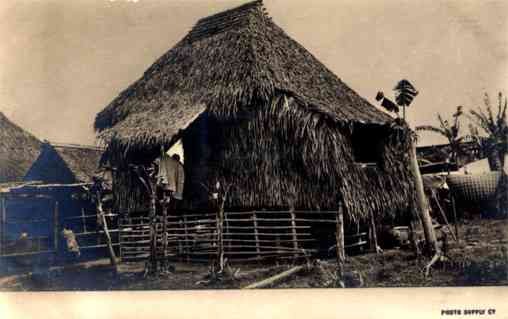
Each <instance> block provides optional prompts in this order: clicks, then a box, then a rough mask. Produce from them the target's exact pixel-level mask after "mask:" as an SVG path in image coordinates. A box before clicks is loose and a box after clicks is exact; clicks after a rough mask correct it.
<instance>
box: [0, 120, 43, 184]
mask: <svg viewBox="0 0 508 319" xmlns="http://www.w3.org/2000/svg"><path fill="white" fill-rule="evenodd" d="M40 145H41V142H40V141H39V140H38V139H37V138H36V137H35V136H33V135H32V134H30V133H28V132H27V131H25V130H23V129H22V128H21V127H19V126H18V125H16V124H14V123H13V122H11V121H10V120H9V119H8V118H7V117H6V116H5V115H4V114H3V113H2V112H0V183H4V182H13V181H21V180H22V179H23V176H25V174H26V172H27V170H28V168H29V167H30V165H32V163H33V161H34V160H35V159H36V158H37V156H38V155H39V151H40Z"/></svg>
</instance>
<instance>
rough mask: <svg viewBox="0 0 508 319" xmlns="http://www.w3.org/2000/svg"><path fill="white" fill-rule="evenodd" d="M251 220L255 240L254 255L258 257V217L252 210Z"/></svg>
mask: <svg viewBox="0 0 508 319" xmlns="http://www.w3.org/2000/svg"><path fill="white" fill-rule="evenodd" d="M252 222H253V223H254V240H255V242H256V253H257V255H256V257H258V258H260V257H261V254H260V251H261V250H260V249H259V232H258V219H257V216H256V211H253V212H252Z"/></svg>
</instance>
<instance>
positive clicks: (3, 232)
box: [0, 196, 7, 256]
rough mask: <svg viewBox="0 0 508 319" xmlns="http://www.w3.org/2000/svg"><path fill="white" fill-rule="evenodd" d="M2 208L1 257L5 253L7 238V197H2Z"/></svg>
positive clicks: (0, 228)
mask: <svg viewBox="0 0 508 319" xmlns="http://www.w3.org/2000/svg"><path fill="white" fill-rule="evenodd" d="M1 203H2V207H1V211H0V214H1V215H0V217H1V219H0V256H1V255H2V254H3V253H4V237H5V220H6V215H7V213H6V212H7V207H6V204H7V203H6V200H5V197H3V196H2V201H1Z"/></svg>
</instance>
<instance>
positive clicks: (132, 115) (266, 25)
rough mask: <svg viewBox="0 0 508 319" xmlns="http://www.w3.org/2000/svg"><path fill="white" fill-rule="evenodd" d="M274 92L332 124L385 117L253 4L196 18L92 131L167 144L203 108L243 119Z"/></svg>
mask: <svg viewBox="0 0 508 319" xmlns="http://www.w3.org/2000/svg"><path fill="white" fill-rule="evenodd" d="M280 92H284V93H285V94H287V95H288V96H292V97H294V98H295V99H296V100H298V101H299V103H295V105H298V107H301V108H302V109H303V110H306V111H310V112H314V113H319V114H322V115H325V116H326V117H328V118H329V119H331V120H333V121H336V122H340V123H346V122H351V121H352V122H363V123H375V124H382V123H385V122H387V121H389V120H391V117H390V116H388V115H386V114H385V113H383V112H381V111H379V110H378V109H376V108H375V107H374V106H372V105H371V104H370V103H369V102H367V101H366V100H365V99H363V98H362V97H360V96H359V95H358V94H357V93H356V92H354V91H353V90H352V89H351V88H349V87H348V86H347V85H346V84H345V83H344V82H342V81H341V79H339V78H338V77H337V76H336V75H335V74H333V73H332V72H331V71H330V70H329V69H328V68H326V67H325V66H324V65H323V64H322V63H320V62H319V61H318V60H317V59H316V58H315V57H314V56H313V55H312V54H311V53H309V52H308V51H307V50H306V49H305V48H304V47H302V46H301V45H300V44H298V43H297V42H296V41H294V40H293V39H291V38H290V37H289V36H288V35H287V34H286V33H285V32H284V31H283V30H282V29H281V28H280V27H278V26H277V25H276V24H275V23H274V22H273V21H272V19H271V18H270V17H269V16H268V15H267V14H266V13H265V9H264V7H263V5H262V1H254V2H250V3H247V4H245V5H243V6H240V7H237V8H234V9H231V10H228V11H225V12H221V13H218V14H215V15H212V16H209V17H206V18H203V19H201V20H199V21H198V22H197V24H196V25H195V26H194V28H193V29H192V30H191V31H190V32H189V34H187V36H185V37H184V38H183V39H182V40H181V41H180V42H179V43H177V44H176V45H175V46H174V47H173V48H172V49H171V50H170V51H168V52H167V53H166V54H164V55H163V56H162V57H161V58H159V59H158V60H157V61H156V62H155V63H154V64H153V65H152V66H151V67H150V68H149V69H148V70H147V71H146V72H145V73H144V75H143V76H142V77H141V79H139V80H138V81H136V82H135V83H134V84H132V85H131V86H130V87H128V88H127V89H126V90H125V91H123V92H122V93H121V94H120V95H119V96H118V97H117V98H116V99H114V100H113V101H112V102H111V103H110V104H109V105H108V106H107V107H106V108H105V109H104V110H103V111H102V112H100V113H99V114H98V115H97V117H96V120H95V128H96V130H97V131H99V132H101V133H100V135H99V136H100V137H101V138H102V139H103V140H105V141H106V142H109V141H110V140H111V139H113V140H114V141H115V142H116V143H119V144H120V145H122V146H129V147H139V148H142V147H144V146H147V145H154V144H161V143H166V144H170V143H171V142H174V137H175V135H176V134H177V133H178V132H179V130H181V129H185V128H186V127H187V126H188V125H189V123H190V122H191V121H192V120H193V119H195V118H196V117H197V116H198V115H199V114H200V113H202V112H203V111H204V110H208V111H210V112H211V113H212V114H214V115H216V116H219V117H221V116H222V117H226V118H231V117H235V116H241V115H240V114H241V113H242V111H247V110H249V108H251V107H252V106H254V105H256V106H257V105H267V104H269V101H270V100H271V99H272V98H273V97H274V96H275V95H277V93H280Z"/></svg>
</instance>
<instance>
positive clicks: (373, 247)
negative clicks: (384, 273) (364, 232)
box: [369, 212, 378, 254]
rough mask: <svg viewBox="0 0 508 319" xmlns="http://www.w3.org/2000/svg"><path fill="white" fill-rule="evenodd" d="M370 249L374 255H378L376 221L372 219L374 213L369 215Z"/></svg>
mask: <svg viewBox="0 0 508 319" xmlns="http://www.w3.org/2000/svg"><path fill="white" fill-rule="evenodd" d="M369 217H370V218H369V219H370V232H369V234H370V238H369V239H370V249H371V250H372V251H374V252H375V253H376V254H377V253H378V249H377V247H378V244H377V230H376V219H375V218H374V212H371V213H370V216H369Z"/></svg>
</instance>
